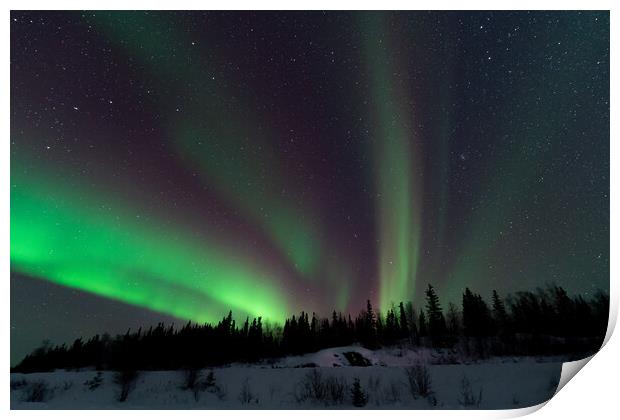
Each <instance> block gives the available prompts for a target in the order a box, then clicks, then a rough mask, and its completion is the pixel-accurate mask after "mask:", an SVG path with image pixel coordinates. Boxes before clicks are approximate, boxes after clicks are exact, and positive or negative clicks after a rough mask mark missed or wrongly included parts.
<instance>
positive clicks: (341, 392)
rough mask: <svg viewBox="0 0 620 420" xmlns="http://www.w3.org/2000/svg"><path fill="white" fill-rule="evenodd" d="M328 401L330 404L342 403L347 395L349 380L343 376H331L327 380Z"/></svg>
mask: <svg viewBox="0 0 620 420" xmlns="http://www.w3.org/2000/svg"><path fill="white" fill-rule="evenodd" d="M325 386H326V387H327V401H328V403H329V404H342V403H344V397H345V395H346V389H347V388H348V386H347V381H346V380H344V379H342V378H335V377H329V378H327V379H326V380H325Z"/></svg>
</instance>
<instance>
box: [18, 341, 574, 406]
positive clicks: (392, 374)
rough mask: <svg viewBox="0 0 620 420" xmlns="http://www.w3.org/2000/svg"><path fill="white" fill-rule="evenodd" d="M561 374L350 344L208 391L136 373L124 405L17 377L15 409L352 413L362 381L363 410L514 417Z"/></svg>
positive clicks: (236, 374)
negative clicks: (418, 383) (422, 388)
mask: <svg viewBox="0 0 620 420" xmlns="http://www.w3.org/2000/svg"><path fill="white" fill-rule="evenodd" d="M350 352H355V353H357V354H358V355H361V356H362V357H363V358H364V359H366V360H367V361H368V362H369V363H370V366H366V367H359V366H351V364H350V363H349V360H350V357H351V353H350ZM347 353H348V356H349V357H347ZM364 362H365V361H364ZM448 363H451V364H448ZM414 364H418V366H421V367H422V369H423V370H425V371H426V373H427V375H428V379H429V380H430V381H429V382H430V384H429V392H428V393H427V395H424V396H421V395H419V394H417V393H416V392H415V386H414V387H413V392H412V386H411V385H410V379H411V378H412V376H408V375H407V368H408V367H409V366H412V365H414ZM561 370H562V363H561V362H558V361H553V360H550V359H546V360H542V359H533V358H506V359H487V360H485V361H483V362H480V363H473V362H467V361H465V360H459V361H457V360H455V356H454V355H451V354H444V353H436V352H431V351H429V350H427V349H422V350H420V351H412V350H402V349H382V350H379V351H370V350H367V349H364V348H361V347H353V346H352V347H339V348H332V349H325V350H321V351H319V352H317V353H312V354H308V355H303V356H295V357H287V358H284V359H280V360H275V361H270V362H269V363H267V362H263V363H261V364H254V365H241V364H235V365H231V366H227V367H218V368H214V369H212V370H202V371H200V374H199V382H200V381H204V380H205V378H206V377H207V376H208V373H209V372H210V371H212V372H213V377H212V378H211V379H210V381H208V382H209V384H208V385H207V386H203V387H202V388H200V387H195V388H194V389H193V390H192V389H187V388H186V387H185V386H184V384H186V377H187V373H186V372H184V371H146V372H139V374H138V376H137V378H136V380H135V382H134V383H133V384H132V385H131V387H130V391H129V394H128V396H127V399H126V401H124V402H120V401H118V400H119V395H120V389H121V386H120V385H119V384H118V383H117V382H116V381H115V372H109V371H104V372H101V373H100V374H98V373H97V372H96V371H95V370H83V371H77V372H76V371H56V372H46V373H32V374H17V373H13V374H11V408H12V409H89V408H92V409H239V408H247V409H257V408H258V409H313V408H320V409H324V408H331V409H351V408H355V407H354V406H353V397H352V391H351V390H352V386H353V383H354V381H355V379H356V378H358V379H359V382H360V385H361V389H362V393H363V395H364V397H366V398H365V400H367V401H365V402H366V405H365V406H364V407H363V408H365V409H432V408H437V409H459V408H478V409H509V408H522V407H528V406H532V405H536V404H539V403H541V402H544V401H546V400H548V399H549V398H550V397H551V396H552V395H553V393H554V392H555V389H556V387H557V383H558V381H559V377H560V373H561ZM410 372H411V371H410ZM97 377H98V378H99V379H97ZM414 378H415V377H414ZM29 400H30V401H29ZM33 400H35V401H33Z"/></svg>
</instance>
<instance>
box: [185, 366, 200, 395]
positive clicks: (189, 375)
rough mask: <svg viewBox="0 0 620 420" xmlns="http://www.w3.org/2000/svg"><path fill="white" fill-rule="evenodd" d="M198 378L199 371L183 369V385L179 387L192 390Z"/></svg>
mask: <svg viewBox="0 0 620 420" xmlns="http://www.w3.org/2000/svg"><path fill="white" fill-rule="evenodd" d="M199 376H200V371H199V370H198V369H196V368H193V367H191V368H188V369H185V372H184V376H183V385H181V389H192V390H193V389H194V388H195V387H196V382H198V377H199Z"/></svg>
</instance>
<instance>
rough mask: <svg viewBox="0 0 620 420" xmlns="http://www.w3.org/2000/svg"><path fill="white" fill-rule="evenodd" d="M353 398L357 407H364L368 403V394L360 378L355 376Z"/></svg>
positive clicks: (352, 389) (352, 390)
mask: <svg viewBox="0 0 620 420" xmlns="http://www.w3.org/2000/svg"><path fill="white" fill-rule="evenodd" d="M351 399H352V400H353V405H354V406H356V407H364V406H365V405H366V404H367V403H368V396H367V395H366V393H365V392H364V390H363V389H362V386H361V385H360V380H359V378H355V380H354V381H353V387H352V388H351Z"/></svg>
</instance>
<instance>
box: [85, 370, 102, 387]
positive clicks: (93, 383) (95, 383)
mask: <svg viewBox="0 0 620 420" xmlns="http://www.w3.org/2000/svg"><path fill="white" fill-rule="evenodd" d="M101 384H103V373H101V372H97V374H96V375H95V377H94V378H93V379H89V380H87V381H85V382H84V385H85V386H86V387H87V388H88V390H89V391H94V390H95V389H97V388H99V387H100V386H101Z"/></svg>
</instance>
